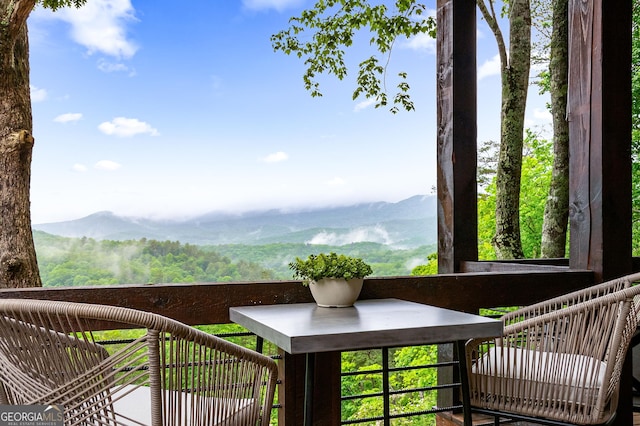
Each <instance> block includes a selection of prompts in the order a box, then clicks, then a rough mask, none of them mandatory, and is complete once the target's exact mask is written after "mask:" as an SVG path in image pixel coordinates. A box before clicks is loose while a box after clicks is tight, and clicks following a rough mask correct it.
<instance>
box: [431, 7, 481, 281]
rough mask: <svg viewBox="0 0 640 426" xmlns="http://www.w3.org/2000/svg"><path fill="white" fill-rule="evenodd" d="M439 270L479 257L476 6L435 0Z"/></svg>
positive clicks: (448, 270) (452, 268)
mask: <svg viewBox="0 0 640 426" xmlns="http://www.w3.org/2000/svg"><path fill="white" fill-rule="evenodd" d="M437 6H438V10H437V20H438V26H437V37H436V42H437V52H438V54H437V67H436V81H437V94H436V102H437V125H438V136H437V137H438V139H437V142H438V148H437V178H438V189H437V196H438V271H439V272H440V273H453V272H458V271H459V265H460V261H462V260H477V259H478V244H477V235H478V214H477V182H476V169H477V106H476V101H477V99H476V98H477V78H476V74H477V70H476V68H477V67H476V61H477V58H476V6H475V3H474V2H469V1H465V0H462V1H460V0H438V3H437Z"/></svg>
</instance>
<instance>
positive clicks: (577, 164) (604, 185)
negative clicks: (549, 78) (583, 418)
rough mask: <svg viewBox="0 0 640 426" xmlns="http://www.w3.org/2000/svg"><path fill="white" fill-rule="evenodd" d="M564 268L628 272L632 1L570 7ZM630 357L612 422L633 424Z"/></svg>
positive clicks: (605, 274)
mask: <svg viewBox="0 0 640 426" xmlns="http://www.w3.org/2000/svg"><path fill="white" fill-rule="evenodd" d="M569 15H570V16H569V23H570V28H569V99H568V101H569V102H568V111H567V117H568V120H569V139H570V145H569V158H570V161H569V170H570V171H569V175H570V181H569V205H570V208H569V218H570V228H571V240H570V266H571V268H579V269H590V270H592V271H593V272H594V274H595V277H596V282H601V281H605V280H608V279H610V278H614V277H617V276H621V275H625V274H628V273H630V272H631V271H632V259H631V241H632V225H631V219H632V216H631V203H632V192H631V99H632V96H631V35H632V33H631V15H632V1H631V0H606V1H605V0H589V1H585V0H571V1H570V7H569ZM631 370H632V369H631V362H630V361H629V360H627V362H626V363H625V366H624V367H623V372H622V375H621V383H620V399H619V405H618V415H617V417H616V420H615V423H614V424H615V425H619V426H622V425H630V424H632V423H633V401H632V390H631V379H630V377H631V374H632V371H631Z"/></svg>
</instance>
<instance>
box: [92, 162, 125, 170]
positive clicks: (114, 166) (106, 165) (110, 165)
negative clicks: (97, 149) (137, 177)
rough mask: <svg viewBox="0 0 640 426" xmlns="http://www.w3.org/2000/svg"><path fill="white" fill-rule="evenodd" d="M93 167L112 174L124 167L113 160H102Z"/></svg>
mask: <svg viewBox="0 0 640 426" xmlns="http://www.w3.org/2000/svg"><path fill="white" fill-rule="evenodd" d="M93 167H94V168H95V169H98V170H105V171H108V172H111V171H114V170H118V169H119V168H120V167H122V165H121V164H118V163H116V162H115V161H111V160H100V161H98V162H97V163H96V164H95V165H94V166H93Z"/></svg>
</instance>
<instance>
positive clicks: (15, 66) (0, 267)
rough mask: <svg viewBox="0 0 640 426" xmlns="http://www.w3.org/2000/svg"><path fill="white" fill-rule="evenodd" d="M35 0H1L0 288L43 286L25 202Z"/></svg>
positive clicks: (30, 141)
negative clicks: (31, 16) (30, 26)
mask: <svg viewBox="0 0 640 426" xmlns="http://www.w3.org/2000/svg"><path fill="white" fill-rule="evenodd" d="M34 4H35V1H34V0H32V1H21V0H14V1H6V0H2V1H0V14H2V19H1V20H0V288H11V287H39V286H42V283H41V281H40V276H39V273H38V264H37V261H36V253H35V247H34V244H33V235H32V233H31V212H30V202H29V192H30V181H31V156H32V151H33V141H34V140H33V137H32V136H31V132H32V118H31V98H30V93H29V43H28V37H27V24H26V20H27V17H28V16H29V13H30V12H31V10H32V9H33V6H34Z"/></svg>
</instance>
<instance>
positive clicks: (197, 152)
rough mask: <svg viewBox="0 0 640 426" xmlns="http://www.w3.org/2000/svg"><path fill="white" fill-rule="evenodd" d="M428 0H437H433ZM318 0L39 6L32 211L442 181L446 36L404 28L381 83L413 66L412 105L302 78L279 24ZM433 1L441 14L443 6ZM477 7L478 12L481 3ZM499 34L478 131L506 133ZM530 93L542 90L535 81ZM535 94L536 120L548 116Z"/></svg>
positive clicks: (124, 208)
mask: <svg viewBox="0 0 640 426" xmlns="http://www.w3.org/2000/svg"><path fill="white" fill-rule="evenodd" d="M429 3H432V4H431V7H435V1H430V2H429V1H428V2H427V4H429ZM312 6H313V2H312V1H309V0H223V1H210V0H190V1H189V2H186V3H185V2H181V1H175V0H173V1H170V0H88V1H87V3H86V5H85V6H84V7H82V8H81V9H61V10H58V11H56V12H51V11H49V10H44V9H41V8H38V9H36V10H35V11H34V12H33V13H32V14H31V16H30V17H29V21H28V26H29V42H30V63H31V96H32V105H33V121H34V137H35V139H36V143H35V146H34V151H33V162H32V177H31V214H32V222H33V223H35V224H40V223H48V222H58V221H64V220H72V219H78V218H81V217H84V216H87V215H90V214H92V213H96V212H100V211H111V212H113V213H115V214H118V215H121V216H130V217H146V218H154V219H184V218H189V217H194V216H198V215H201V214H205V213H208V212H213V211H224V212H242V211H247V210H263V209H283V210H297V209H311V208H317V207H328V206H339V205H350V204H356V203H360V202H371V201H387V202H398V201H401V200H403V199H406V198H408V197H411V196H413V195H422V194H432V193H433V189H434V187H435V185H436V162H435V160H436V94H435V61H436V58H435V41H434V40H432V39H429V38H427V37H426V36H423V37H417V38H414V39H410V40H406V39H403V40H398V42H397V43H396V45H395V46H394V50H393V51H392V53H391V56H390V57H389V58H387V57H381V60H382V61H383V62H387V61H388V70H387V80H386V84H387V86H388V87H389V89H390V92H391V93H394V92H393V91H392V89H393V87H394V86H395V85H396V84H397V80H395V78H394V76H395V75H397V73H398V72H400V71H406V72H407V73H408V79H409V84H410V86H411V96H412V98H413V101H414V104H415V108H416V110H415V111H413V112H404V111H401V112H400V113H398V114H395V115H394V114H391V113H390V112H389V110H388V108H377V109H376V108H374V105H373V103H372V102H371V101H369V100H367V99H362V98H358V99H355V100H353V99H352V92H353V90H354V88H355V79H354V75H355V74H356V68H357V63H358V62H359V61H362V60H363V59H365V58H367V57H369V56H370V55H372V54H375V53H376V52H375V51H374V50H373V49H372V48H371V47H370V46H369V45H368V42H367V40H368V38H367V37H365V36H362V37H360V38H358V39H357V40H356V43H355V44H354V47H353V48H352V49H350V50H349V51H348V52H347V62H348V65H349V66H350V73H349V75H348V76H347V78H345V79H344V80H343V81H339V80H337V79H336V78H335V77H333V76H328V77H324V76H321V77H319V78H318V80H319V82H320V90H321V92H322V93H323V96H322V97H311V96H310V94H309V92H307V91H306V90H305V88H304V84H303V80H302V75H303V73H304V70H305V68H304V64H303V61H302V60H300V59H299V58H297V57H294V56H287V55H285V54H283V53H282V52H274V50H273V47H272V45H271V41H270V37H271V35H272V34H275V33H277V32H279V31H280V30H283V29H286V28H288V25H289V19H290V18H291V17H292V16H297V15H299V14H300V12H301V11H302V10H303V9H306V8H310V7H312ZM432 13H435V12H434V11H432ZM478 15H479V14H478ZM496 54H497V49H496V47H495V40H494V39H493V36H492V35H491V34H490V32H489V30H488V28H487V27H486V25H484V23H483V22H482V21H481V20H480V19H479V24H478V80H479V82H478V83H479V84H478V87H479V92H478V102H479V108H478V111H479V112H478V114H479V116H478V122H479V126H478V140H479V141H482V140H488V139H493V140H497V139H498V137H499V114H500V98H499V93H500V77H499V74H498V71H499V67H498V60H497V56H496ZM533 91H534V92H535V89H534V90H533ZM544 102H545V100H544V99H542V98H540V99H532V100H531V101H530V106H529V107H528V110H527V125H530V126H531V125H540V124H544V123H545V122H547V123H548V122H549V115H548V113H547V112H546V111H545V108H544Z"/></svg>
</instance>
